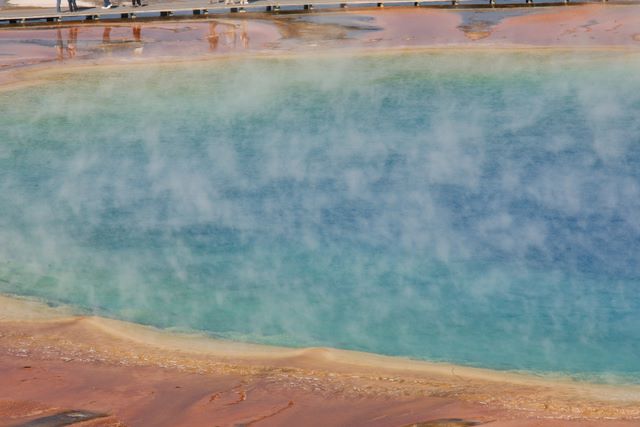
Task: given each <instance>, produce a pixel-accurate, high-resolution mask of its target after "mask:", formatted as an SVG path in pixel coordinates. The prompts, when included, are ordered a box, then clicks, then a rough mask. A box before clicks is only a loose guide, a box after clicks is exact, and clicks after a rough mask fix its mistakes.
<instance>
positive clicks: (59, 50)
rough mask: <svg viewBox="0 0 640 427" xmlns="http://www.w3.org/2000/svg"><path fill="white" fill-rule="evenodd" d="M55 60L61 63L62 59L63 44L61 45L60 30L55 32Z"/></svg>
mask: <svg viewBox="0 0 640 427" xmlns="http://www.w3.org/2000/svg"><path fill="white" fill-rule="evenodd" d="M56 59H57V60H58V61H62V60H63V59H64V44H63V43H62V30H61V29H60V28H58V29H57V30H56Z"/></svg>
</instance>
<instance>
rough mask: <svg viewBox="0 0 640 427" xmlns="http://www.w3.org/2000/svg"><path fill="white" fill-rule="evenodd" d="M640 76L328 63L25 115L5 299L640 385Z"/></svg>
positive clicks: (517, 61) (165, 86)
mask: <svg viewBox="0 0 640 427" xmlns="http://www.w3.org/2000/svg"><path fill="white" fill-rule="evenodd" d="M639 69H640V60H639V59H638V58H637V57H636V56H635V55H632V54H629V53H615V52H614V53H597V54H593V53H590V54H584V55H582V54H567V53H564V52H560V51H558V52H555V53H553V52H552V53H530V54H524V53H508V52H502V53H499V52H498V53H491V54H489V53H470V52H466V53H460V52H457V53H416V54H393V55H391V54H390V55H378V56H373V55H372V56H360V57H355V58H346V57H344V56H341V55H337V56H328V55H327V56H323V57H318V58H313V57H305V58H280V59H273V58H272V59H268V58H262V59H234V60H224V61H211V62H207V63H200V64H184V65H171V66H168V65H164V66H148V67H145V68H144V70H142V69H141V68H135V69H130V68H122V69H113V68H111V69H109V70H107V71H99V70H94V71H87V70H85V71H83V72H73V73H70V74H68V75H66V76H65V77H64V78H62V79H58V80H56V81H55V82H51V83H48V84H45V85H41V86H37V87H32V88H29V89H22V90H21V91H20V93H19V94H17V93H13V92H10V91H9V92H4V93H2V94H0V129H2V141H1V142H0V242H2V244H1V245H0V290H1V291H3V292H8V293H14V294H20V295H31V296H37V297H40V298H43V299H44V300H46V301H49V302H51V303H67V304H71V305H74V306H76V307H77V308H78V309H79V310H83V311H86V312H92V313H97V314H101V315H106V316H112V317H116V318H122V319H127V320H132V321H136V322H140V323H145V324H152V325H156V326H160V327H166V328H174V329H178V330H194V329H195V330H202V331H207V332H209V333H211V334H213V335H215V336H222V337H226V338H231V339H237V340H245V341H251V342H260V343H272V344H279V345H288V346H332V347H339V348H347V349H358V350H365V351H370V352H376V353H383V354H390V355H403V356H409V357H413V358H419V359H428V360H442V361H448V362H453V363H461V364H469V365H475V366H482V367H489V368H497V369H522V370H529V371H536V372H562V373H568V374H571V375H574V376H576V377H579V378H589V379H594V380H599V381H614V382H638V378H639V372H638V371H639V370H640V369H639V366H638V354H639V353H640V347H639V345H640V344H639V343H640V292H639V290H640V289H639V286H640V283H639V278H640V263H638V262H637V260H638V259H640V216H638V212H640V120H638V117H640V73H638V72H637V71H638V70H639ZM132 76H135V78H133V77H132Z"/></svg>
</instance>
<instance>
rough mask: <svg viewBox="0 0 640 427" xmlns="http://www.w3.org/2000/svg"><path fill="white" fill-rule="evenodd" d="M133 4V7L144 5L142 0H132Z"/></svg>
mask: <svg viewBox="0 0 640 427" xmlns="http://www.w3.org/2000/svg"><path fill="white" fill-rule="evenodd" d="M131 6H133V7H138V6H142V3H141V0H131Z"/></svg>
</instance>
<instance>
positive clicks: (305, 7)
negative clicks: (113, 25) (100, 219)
mask: <svg viewBox="0 0 640 427" xmlns="http://www.w3.org/2000/svg"><path fill="white" fill-rule="evenodd" d="M112 1H113V3H114V7H113V8H111V9H107V10H104V9H102V8H100V7H95V8H81V10H80V11H78V12H73V13H69V12H62V13H60V12H56V9H55V7H52V8H50V9H49V8H41V9H14V10H5V11H0V27H4V26H12V25H33V24H46V23H52V22H64V23H74V22H75V23H79V22H83V21H97V20H132V19H159V18H169V17H206V16H208V15H220V14H234V13H243V12H252V13H256V12H259V13H286V12H301V11H307V12H311V11H322V10H325V11H326V10H335V9H344V8H372V7H378V8H382V7H389V6H405V7H407V6H410V7H439V8H447V7H448V8H465V7H515V6H534V0H519V1H518V0H255V1H249V0H236V3H225V2H224V1H222V2H221V1H219V0H186V1H175V2H165V3H155V4H154V3H153V0H147V1H148V2H149V4H147V5H146V6H143V7H137V8H133V7H131V2H130V1H129V0H126V1H125V0H112ZM241 1H243V2H244V4H241V3H240V2H241ZM601 1H606V0H593V1H587V2H598V3H600V2H601ZM118 2H119V4H118ZM51 3H52V5H54V4H55V0H51ZM62 3H66V2H65V1H63V2H62ZM584 3H585V1H580V2H579V3H577V2H575V1H571V0H544V2H535V5H536V6H550V5H560V4H584ZM634 3H635V2H634ZM65 6H66V4H65ZM63 10H64V9H63Z"/></svg>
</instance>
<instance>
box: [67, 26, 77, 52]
mask: <svg viewBox="0 0 640 427" xmlns="http://www.w3.org/2000/svg"><path fill="white" fill-rule="evenodd" d="M77 45H78V28H77V27H71V28H69V39H68V41H67V55H68V56H69V58H73V57H75V56H76V53H77V52H78V48H77Z"/></svg>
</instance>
